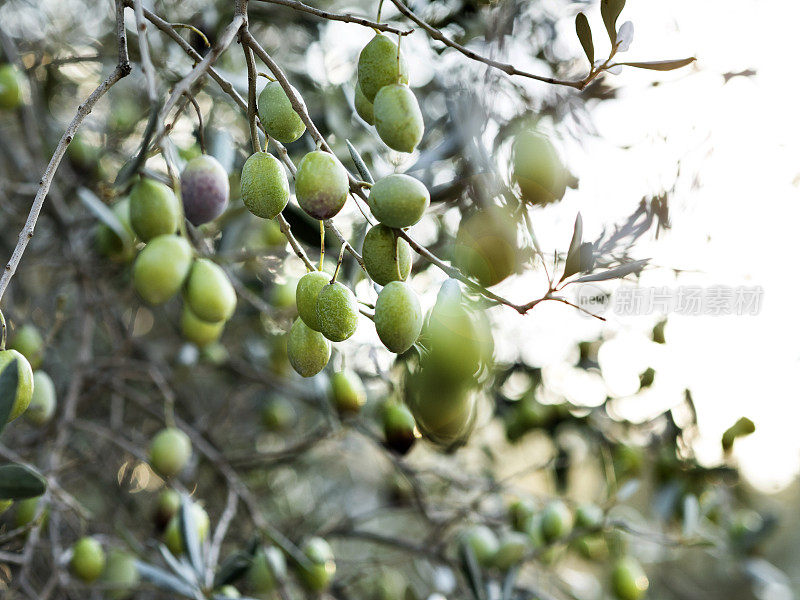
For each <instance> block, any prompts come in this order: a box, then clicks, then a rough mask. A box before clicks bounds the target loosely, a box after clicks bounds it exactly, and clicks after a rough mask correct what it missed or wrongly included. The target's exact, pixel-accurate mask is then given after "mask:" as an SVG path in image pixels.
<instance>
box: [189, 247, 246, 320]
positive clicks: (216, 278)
mask: <svg viewBox="0 0 800 600" xmlns="http://www.w3.org/2000/svg"><path fill="white" fill-rule="evenodd" d="M186 302H187V303H188V304H189V307H190V308H191V309H192V312H193V313H194V314H195V315H197V317H198V318H200V319H202V320H203V321H207V322H209V323H217V322H219V321H227V320H228V319H230V318H231V316H232V315H233V311H234V310H236V290H234V289H233V285H232V284H231V281H230V279H228V276H227V275H226V274H225V271H223V270H222V267H220V266H219V265H218V264H216V263H214V262H212V261H210V260H208V259H207V258H198V259H196V260H195V261H194V264H193V265H192V269H191V271H190V272H189V279H188V280H187V282H186Z"/></svg>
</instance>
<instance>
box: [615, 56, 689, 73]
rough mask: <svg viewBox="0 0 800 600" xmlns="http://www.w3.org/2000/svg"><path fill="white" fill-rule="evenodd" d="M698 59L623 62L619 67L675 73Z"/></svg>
mask: <svg viewBox="0 0 800 600" xmlns="http://www.w3.org/2000/svg"><path fill="white" fill-rule="evenodd" d="M696 60H697V59H696V58H695V57H694V56H690V57H689V58H679V59H678V60H654V61H649V62H622V63H617V65H618V66H625V67H636V68H637V69H649V70H651V71H674V70H675V69H681V68H683V67H685V66H686V65H690V64H692V63H693V62H694V61H696Z"/></svg>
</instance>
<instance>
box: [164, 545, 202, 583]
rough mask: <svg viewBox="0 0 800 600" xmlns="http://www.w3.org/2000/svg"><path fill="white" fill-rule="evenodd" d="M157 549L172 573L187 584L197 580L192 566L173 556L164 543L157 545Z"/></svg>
mask: <svg viewBox="0 0 800 600" xmlns="http://www.w3.org/2000/svg"><path fill="white" fill-rule="evenodd" d="M158 551H159V553H160V554H161V558H163V559H164V562H165V563H167V566H168V567H169V568H170V569H172V571H173V573H175V574H176V575H177V576H178V577H179V578H180V579H183V580H184V581H185V582H186V583H188V584H189V585H192V584H196V583H197V582H198V578H197V573H195V572H194V569H193V568H192V566H191V565H189V564H188V563H187V562H186V561H184V560H178V559H177V558H175V555H173V554H172V552H170V551H169V549H168V548H167V547H166V546H165V545H164V544H159V545H158Z"/></svg>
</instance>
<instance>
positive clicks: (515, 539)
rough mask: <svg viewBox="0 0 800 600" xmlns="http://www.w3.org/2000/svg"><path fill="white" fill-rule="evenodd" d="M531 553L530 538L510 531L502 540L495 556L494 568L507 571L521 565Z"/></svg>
mask: <svg viewBox="0 0 800 600" xmlns="http://www.w3.org/2000/svg"><path fill="white" fill-rule="evenodd" d="M529 551H530V541H529V540H528V536H527V535H525V534H523V533H520V532H518V531H508V532H506V533H505V534H503V537H501V538H500V546H499V547H498V548H497V552H496V553H495V555H494V566H495V567H496V568H498V569H500V570H501V571H507V570H508V569H510V568H511V567H513V566H515V565H517V564H519V563H520V562H521V561H522V559H523V558H525V555H526V554H527V553H528V552H529Z"/></svg>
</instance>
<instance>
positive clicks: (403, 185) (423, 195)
mask: <svg viewBox="0 0 800 600" xmlns="http://www.w3.org/2000/svg"><path fill="white" fill-rule="evenodd" d="M368 202H369V208H370V210H371V211H372V214H373V215H375V218H376V219H378V221H380V222H381V223H383V224H384V225H386V226H387V227H396V228H403V227H411V226H412V225H414V224H415V223H417V222H418V221H419V220H420V219H421V218H422V215H424V214H425V210H426V209H427V208H428V206H429V205H430V202H431V195H430V192H428V188H426V187H425V184H424V183H422V182H421V181H420V180H419V179H414V178H413V177H410V176H408V175H403V174H400V173H396V174H394V175H388V176H387V177H384V178H383V179H379V180H378V181H376V182H375V184H374V185H373V186H372V189H370V191H369V200H368Z"/></svg>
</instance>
